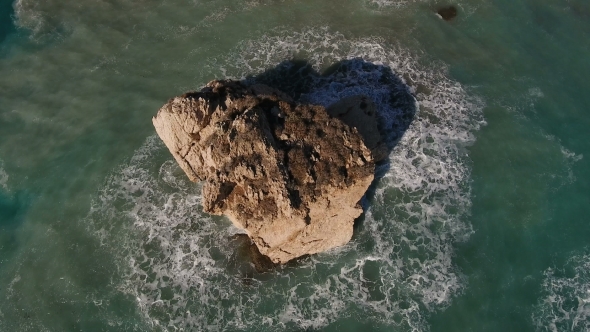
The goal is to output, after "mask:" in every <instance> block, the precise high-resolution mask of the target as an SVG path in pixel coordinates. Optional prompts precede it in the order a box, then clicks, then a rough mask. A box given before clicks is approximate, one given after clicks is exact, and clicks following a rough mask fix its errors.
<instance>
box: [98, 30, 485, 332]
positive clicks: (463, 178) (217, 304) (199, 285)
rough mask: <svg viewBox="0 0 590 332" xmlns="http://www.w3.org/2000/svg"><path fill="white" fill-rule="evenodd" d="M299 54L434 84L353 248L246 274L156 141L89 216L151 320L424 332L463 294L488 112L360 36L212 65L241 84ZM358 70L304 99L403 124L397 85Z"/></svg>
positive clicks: (392, 49) (168, 324) (394, 136)
mask: <svg viewBox="0 0 590 332" xmlns="http://www.w3.org/2000/svg"><path fill="white" fill-rule="evenodd" d="M308 50H313V52H312V53H308V52H306V51H308ZM296 55H299V56H302V55H304V56H305V57H306V58H307V59H308V60H309V61H310V63H311V64H312V65H313V66H314V68H316V69H317V70H320V69H321V68H325V67H327V66H329V65H331V64H333V63H335V62H337V61H339V60H342V59H354V58H358V57H362V58H363V59H364V60H365V61H368V62H371V63H374V64H382V65H383V66H386V67H389V68H391V69H392V70H393V71H395V72H396V74H398V75H400V76H404V77H406V78H407V79H411V80H412V82H413V84H414V86H415V87H416V86H418V85H423V86H424V87H426V88H427V90H426V91H428V92H426V93H418V94H417V97H416V98H417V103H418V105H419V110H418V113H417V114H416V119H415V120H414V121H413V122H412V123H411V125H410V126H409V128H408V130H407V131H406V132H405V133H404V135H403V137H401V138H400V137H399V135H398V134H399V132H395V130H392V132H391V133H390V137H389V143H390V144H391V145H395V148H394V149H393V151H392V153H391V156H390V166H391V168H390V169H389V170H387V167H384V170H383V173H384V177H383V178H382V179H381V181H380V183H379V184H378V187H377V190H376V194H375V196H374V199H373V201H372V202H371V204H370V205H369V210H368V211H367V213H366V217H365V221H364V226H363V227H362V228H361V229H360V230H359V231H357V233H356V234H355V238H354V239H353V241H351V242H350V243H349V244H347V245H346V246H343V247H341V248H338V249H335V250H332V251H329V252H326V253H322V254H318V255H314V256H313V257H311V258H307V259H305V260H303V261H301V262H299V263H297V264H295V265H293V266H285V267H281V268H279V269H277V270H276V271H274V272H270V273H267V274H262V275H254V276H249V275H246V276H245V275H244V272H243V271H244V270H243V269H241V268H240V267H239V265H240V262H238V261H236V257H235V253H234V248H235V244H234V243H233V242H232V241H231V240H230V239H229V234H231V233H235V232H237V231H236V229H235V228H233V227H232V226H231V224H230V223H229V222H228V221H227V220H225V219H222V218H215V220H214V218H212V217H210V216H208V215H206V214H204V213H202V212H201V201H200V200H201V197H200V187H199V186H196V185H194V184H192V183H190V182H189V181H188V180H187V179H186V176H185V175H184V174H183V173H182V172H181V170H180V169H179V167H178V166H177V165H176V163H175V162H173V161H172V160H171V158H170V155H169V153H168V151H167V150H166V149H165V147H164V146H163V144H162V143H161V142H160V140H159V139H158V138H157V137H155V136H153V137H150V138H148V139H147V141H146V143H145V145H144V146H143V147H142V148H141V149H139V150H138V151H137V152H136V154H135V155H134V156H133V158H132V159H131V161H130V162H129V164H128V165H124V166H122V167H121V169H120V170H119V171H117V172H115V173H114V174H113V176H112V177H110V178H109V179H108V180H107V182H106V183H105V186H104V189H103V190H101V192H100V195H99V197H98V198H97V199H96V200H95V203H94V204H93V207H92V210H91V212H90V214H89V216H88V218H87V219H88V220H87V221H88V224H90V225H92V226H91V227H93V228H94V232H95V234H97V236H99V237H101V240H102V242H103V244H104V245H106V246H112V247H113V248H115V249H114V250H116V251H118V252H119V253H120V257H121V262H120V264H121V266H122V269H124V270H126V271H127V272H126V274H127V277H126V278H125V279H126V280H127V281H126V282H125V284H123V285H121V286H120V289H121V290H122V291H123V292H125V293H128V294H131V295H133V296H134V298H136V299H137V304H138V307H139V308H140V310H141V311H142V312H143V313H144V315H145V317H146V318H147V319H148V321H149V322H150V323H151V324H152V325H153V326H159V327H162V328H165V329H168V330H177V329H185V330H215V331H217V330H243V329H249V328H257V329H264V330H269V331H283V330H285V329H305V328H320V327H323V326H326V325H328V324H330V323H331V322H334V321H335V320H337V319H338V318H340V317H343V316H345V315H346V316H354V317H356V318H357V319H358V320H363V321H367V320H374V321H382V322H384V323H386V324H389V325H392V326H396V327H397V328H398V329H399V330H401V331H423V330H427V329H428V326H427V325H426V318H427V317H428V315H429V314H430V313H431V312H433V311H435V310H439V309H441V308H444V307H446V306H447V305H448V304H449V302H450V300H451V299H452V297H453V296H455V295H456V294H458V293H459V292H460V291H461V289H462V288H463V287H464V286H465V283H464V280H463V278H462V276H461V274H460V272H459V271H457V269H456V267H455V266H454V265H453V263H452V256H453V244H454V243H455V242H456V241H460V240H464V239H466V238H467V237H468V236H469V234H470V233H471V226H470V224H469V223H468V222H467V221H466V219H467V218H466V217H467V215H468V213H469V207H470V204H471V203H470V199H469V174H470V168H469V160H468V158H467V152H466V150H465V146H467V145H469V144H471V143H473V141H474V137H473V134H472V132H473V131H475V130H477V129H478V127H479V126H480V125H481V124H482V123H483V120H482V112H481V106H480V105H478V104H476V103H474V101H473V100H471V99H470V98H469V97H468V96H467V94H466V93H465V91H464V89H463V88H462V87H461V86H460V85H459V84H458V83H456V82H452V81H450V80H448V79H447V78H446V76H445V72H444V67H441V66H440V64H436V66H434V65H433V66H432V67H429V68H424V67H420V66H419V65H418V62H417V57H415V56H414V55H412V54H410V53H409V52H407V51H405V50H403V49H401V48H399V47H396V46H394V45H388V44H385V43H384V42H383V41H382V40H381V39H378V38H363V39H352V40H351V39H347V38H345V37H344V36H343V35H342V34H339V33H335V32H331V31H330V30H329V29H327V28H312V29H307V30H304V31H301V32H295V33H294V32H291V31H287V30H284V31H277V32H276V33H275V34H274V35H272V36H270V35H267V36H264V37H262V38H260V39H258V40H249V41H244V42H242V43H240V44H239V45H238V46H237V47H236V49H235V50H234V51H233V52H232V53H231V54H230V55H228V56H227V57H226V58H223V59H217V60H211V61H210V62H209V67H208V68H207V67H205V71H207V70H209V71H211V74H213V75H214V76H215V77H220V76H221V75H227V76H234V77H238V78H239V77H243V76H245V75H248V74H256V73H260V72H262V71H264V70H265V69H268V68H272V67H273V66H275V65H277V64H278V63H280V62H281V61H283V60H285V59H290V58H292V57H294V56H296ZM354 63H356V62H353V65H354ZM372 68H373V69H374V67H372ZM436 68H439V69H436ZM440 68H443V69H440ZM357 69H358V68H357ZM355 70H356V69H355ZM355 73H356V74H358V76H356V77H357V78H356V79H358V80H364V81H363V83H366V84H367V85H366V86H364V87H359V85H358V84H356V85H355V84H350V85H338V84H334V85H329V84H328V85H326V84H323V83H322V82H320V81H321V80H322V79H318V80H319V81H317V82H315V83H316V84H318V86H319V87H320V89H319V90H316V91H314V92H312V93H309V94H307V95H304V96H302V99H306V100H311V101H316V102H319V103H322V104H328V103H331V102H332V101H335V100H338V99H339V98H341V97H343V96H347V95H351V94H358V93H364V94H368V95H369V96H371V97H372V98H373V99H375V101H376V102H377V104H378V107H379V111H380V114H381V115H382V116H383V117H384V119H385V120H386V121H385V122H386V124H388V125H394V124H395V123H394V122H395V121H396V120H397V119H398V118H397V117H398V116H399V114H400V109H399V107H400V104H396V102H393V103H392V102H391V101H388V100H387V99H386V98H385V97H384V96H385V95H386V94H387V93H391V91H389V92H388V90H387V87H385V86H379V85H378V83H376V81H375V80H373V79H372V77H373V76H374V75H375V74H376V72H374V71H362V70H356V71H355ZM356 74H355V75H356ZM205 76H211V75H205ZM346 79H348V80H349V81H351V82H352V81H354V80H355V79H353V78H352V77H348V78H346ZM324 83H325V82H324ZM356 83H359V81H357V82H356ZM412 89H413V91H414V92H416V90H415V89H414V88H412ZM400 93H401V92H400ZM407 102H408V100H406V101H405V103H406V104H404V105H405V106H408V104H407ZM410 102H411V104H414V100H413V99H412V100H410ZM121 248H124V249H121Z"/></svg>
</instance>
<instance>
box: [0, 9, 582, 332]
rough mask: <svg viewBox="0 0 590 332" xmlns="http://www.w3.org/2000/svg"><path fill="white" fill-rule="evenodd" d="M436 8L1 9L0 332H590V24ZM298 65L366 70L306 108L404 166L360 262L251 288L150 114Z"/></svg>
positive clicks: (553, 15)
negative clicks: (411, 111)
mask: <svg viewBox="0 0 590 332" xmlns="http://www.w3.org/2000/svg"><path fill="white" fill-rule="evenodd" d="M444 5H448V3H442V2H438V1H427V0H425V1H419V0H416V1H409V0H408V1H402V0H399V1H396V0H373V1H372V0H364V1H361V0H357V1H352V0H345V1H290V0H284V1H267V0H258V1H255V0H251V1H230V0H202V1H198V0H194V1H184V2H181V1H176V0H169V1H149V0H138V1H130V0H112V1H108V2H105V1H90V2H86V3H78V2H72V3H69V2H63V1H56V0H48V1H44V2H37V1H31V0H19V1H16V2H11V1H0V92H1V93H0V298H1V299H2V300H1V301H0V331H178V330H185V331H193V330H194V331H206V330H211V331H218V330H228V331H303V330H309V331H361V330H362V331H367V330H370V331H502V330H504V331H578V332H579V331H590V273H589V272H588V271H590V243H589V240H590V225H589V224H588V220H587V215H588V212H590V211H589V210H590V171H589V170H590V165H589V161H588V156H589V155H590V146H589V143H588V142H590V132H589V131H588V130H587V128H589V127H590V117H589V116H587V115H586V113H588V110H590V94H589V93H588V91H590V83H589V82H588V80H587V77H588V74H590V61H588V60H587V59H590V43H588V40H590V38H589V37H590V4H588V3H587V1H584V0H569V1H565V0H536V1H533V0H530V1H529V0H519V1H514V0H513V1H508V0H495V1H494V0H460V1H457V2H455V3H454V5H455V6H456V7H457V11H458V15H457V17H456V18H455V19H454V20H452V21H449V22H447V21H444V20H442V19H440V18H439V17H438V16H437V15H436V10H437V9H438V8H440V7H441V6H444ZM290 59H296V60H303V61H308V62H309V63H310V65H311V66H312V67H313V69H314V70H316V71H318V72H324V71H326V70H328V69H329V68H330V66H331V65H333V64H335V63H338V62H340V61H342V60H347V59H356V60H352V63H357V62H358V61H360V60H359V59H362V61H365V62H366V63H371V64H373V65H370V66H365V67H362V68H360V67H354V66H352V67H351V68H352V69H350V70H347V71H344V72H342V74H341V75H340V76H337V75H334V74H332V75H331V76H326V77H327V78H325V77H324V78H315V79H314V80H316V82H315V83H317V84H316V85H315V86H316V89H312V90H310V91H307V92H306V93H304V94H302V95H301V97H300V99H301V100H305V101H311V102H315V103H320V104H324V105H327V104H330V103H331V102H333V101H335V100H338V99H339V98H341V97H344V96H347V95H352V94H358V93H365V94H369V95H370V96H371V97H372V98H373V99H374V100H375V101H376V102H377V104H378V105H379V110H380V114H381V115H382V116H383V117H384V119H385V123H386V127H387V128H389V132H388V139H389V143H390V146H391V147H392V151H391V154H390V158H389V162H388V164H387V165H383V166H382V167H381V168H380V169H379V170H378V174H379V175H380V176H381V178H380V179H379V180H378V181H377V183H376V184H375V187H374V189H373V191H372V192H371V194H370V195H369V197H368V198H367V200H366V202H365V207H366V212H365V214H364V216H363V217H362V218H361V220H360V221H359V223H358V225H357V227H356V228H355V235H354V237H353V240H352V241H351V242H350V243H349V244H348V245H346V246H344V247H342V248H338V249H336V250H333V251H330V252H326V253H322V254H319V255H315V256H313V257H309V258H306V259H303V260H301V261H298V262H295V263H293V264H288V265H286V266H284V267H281V268H279V269H277V270H276V271H272V272H267V273H262V274H260V273H256V272H254V271H253V270H252V268H251V267H250V266H249V265H248V264H247V263H245V262H244V260H243V257H242V256H241V253H240V249H239V243H237V241H235V240H232V238H231V235H232V234H235V233H236V232H237V230H236V229H234V228H232V226H231V223H230V222H229V221H227V220H226V219H224V218H220V217H213V216H208V215H206V214H204V213H203V212H201V205H200V187H199V185H195V184H192V183H190V182H188V180H187V179H186V177H185V176H184V175H183V173H182V171H181V170H180V169H179V168H178V167H177V166H176V165H175V163H174V162H173V160H172V157H171V155H170V154H169V152H168V151H167V150H166V148H165V147H164V145H163V144H162V143H161V142H160V140H159V139H158V138H157V137H156V136H155V132H154V129H153V127H152V125H151V117H152V116H153V115H154V114H155V113H156V111H157V110H158V108H159V107H160V106H161V105H162V104H163V103H165V102H166V100H168V98H170V97H172V96H174V95H178V94H181V93H183V92H185V91H188V90H191V89H198V88H199V87H201V86H202V85H204V84H205V83H206V82H207V81H209V80H211V79H214V78H220V77H233V78H244V77H247V76H256V75H258V74H260V73H262V72H264V71H265V70H268V69H272V68H275V67H276V66H277V65H278V64H280V63H282V62H283V61H285V60H290ZM377 68H389V69H391V70H392V71H393V72H394V73H395V74H396V75H397V77H398V78H400V79H402V80H404V81H405V83H406V84H408V86H409V88H408V89H409V91H410V92H411V93H412V94H413V95H414V96H415V99H416V104H415V105H416V113H415V115H414V118H413V119H412V120H411V122H410V123H409V125H408V127H407V129H406V128H404V130H403V131H399V130H397V129H395V128H397V127H396V123H398V122H399V117H396V114H400V112H402V113H403V109H402V108H404V107H406V106H407V103H400V102H399V100H398V99H396V98H390V95H391V92H390V85H388V84H389V83H387V82H385V81H384V80H380V79H379V78H380V77H381V76H380V75H381V74H380V72H379V70H378V69H377ZM329 72H330V73H333V72H332V71H331V70H329ZM318 82H319V83H318ZM320 83H321V84H320ZM396 100H397V101H396ZM396 121H397V122H396ZM402 134H403V135H402Z"/></svg>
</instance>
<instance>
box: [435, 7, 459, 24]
mask: <svg viewBox="0 0 590 332" xmlns="http://www.w3.org/2000/svg"><path fill="white" fill-rule="evenodd" d="M437 13H438V15H440V17H441V18H442V19H443V20H445V21H450V20H452V19H454V18H455V17H456V16H457V8H456V7H455V6H447V7H442V8H440V9H439V10H438V11H437Z"/></svg>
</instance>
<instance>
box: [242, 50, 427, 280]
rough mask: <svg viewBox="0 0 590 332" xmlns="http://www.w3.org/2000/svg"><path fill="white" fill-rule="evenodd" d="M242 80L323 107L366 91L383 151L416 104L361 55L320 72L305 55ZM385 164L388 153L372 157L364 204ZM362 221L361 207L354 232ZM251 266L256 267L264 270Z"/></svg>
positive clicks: (394, 78) (389, 73) (397, 80)
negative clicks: (373, 162) (371, 178)
mask: <svg viewBox="0 0 590 332" xmlns="http://www.w3.org/2000/svg"><path fill="white" fill-rule="evenodd" d="M243 82H244V83H245V84H248V85H251V84H265V85H268V86H271V87H273V88H276V89H279V90H281V91H283V92H285V93H286V94H288V95H290V96H291V97H293V98H294V99H295V100H296V101H298V102H301V103H313V104H320V105H323V106H325V107H328V106H329V105H331V104H333V103H335V102H338V101H339V100H341V99H343V98H346V97H350V96H358V95H364V96H366V97H369V98H370V99H371V100H372V101H373V102H374V103H375V106H376V108H377V114H378V116H377V118H378V123H379V131H380V133H381V136H382V138H383V141H384V143H385V144H386V146H387V150H388V151H387V155H389V154H390V153H391V151H392V150H393V149H394V148H395V146H396V145H397V143H398V142H399V141H400V139H401V138H402V137H403V135H404V133H405V132H406V130H407V129H408V128H409V126H410V124H411V123H412V121H413V119H414V116H415V114H416V109H417V105H416V99H415V98H414V96H413V95H412V93H411V90H410V88H409V86H408V85H406V83H404V81H403V80H402V78H401V77H399V76H398V75H397V74H396V73H394V72H393V70H392V69H391V68H389V67H387V66H384V65H381V64H375V63H371V62H368V61H365V60H363V59H360V58H355V59H349V60H342V61H339V62H337V63H334V64H333V65H331V66H329V67H328V68H326V69H325V70H323V71H322V72H318V71H316V70H315V69H314V68H313V66H312V65H311V64H310V63H309V62H308V61H305V60H286V61H283V62H282V63H280V64H279V65H277V66H276V67H274V68H272V69H268V70H267V71H265V72H263V73H261V74H259V75H256V76H248V77H246V78H245V79H244V80H243ZM390 167H391V164H390V162H389V158H385V159H384V160H382V161H380V162H378V163H377V165H376V168H375V179H374V181H373V183H372V184H371V186H370V187H369V190H368V191H367V194H366V198H365V199H363V201H362V202H363V208H364V210H366V209H367V207H368V206H369V204H370V202H371V201H372V200H373V198H374V195H375V191H376V188H377V185H378V182H379V180H380V179H381V178H382V177H383V176H384V175H385V174H386V173H387V171H388V170H389V169H390ZM363 221H364V213H363V215H361V216H360V217H359V218H358V219H357V220H356V221H355V233H356V232H357V231H358V228H359V227H361V226H362V224H363ZM243 245H244V246H246V247H244V248H246V249H243V251H247V250H249V249H247V245H248V244H243ZM287 265H289V266H290V265H292V264H287ZM256 266H257V268H256V270H257V271H256V272H262V271H264V270H266V268H263V269H259V267H260V266H259V265H256ZM261 270H262V271H261Z"/></svg>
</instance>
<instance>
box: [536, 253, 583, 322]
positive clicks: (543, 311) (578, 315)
mask: <svg viewBox="0 0 590 332" xmlns="http://www.w3.org/2000/svg"><path fill="white" fill-rule="evenodd" d="M544 275H545V279H544V280H543V284H542V287H543V296H542V297H541V298H540V299H539V301H538V304H537V306H536V308H535V310H534V312H533V314H532V320H533V322H534V324H535V326H536V327H537V330H538V331H551V332H558V331H573V332H587V331H590V255H589V254H585V255H575V256H573V257H572V258H570V259H569V260H568V262H567V264H566V266H565V268H564V269H562V270H560V269H555V268H549V269H547V270H546V271H545V272H544Z"/></svg>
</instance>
